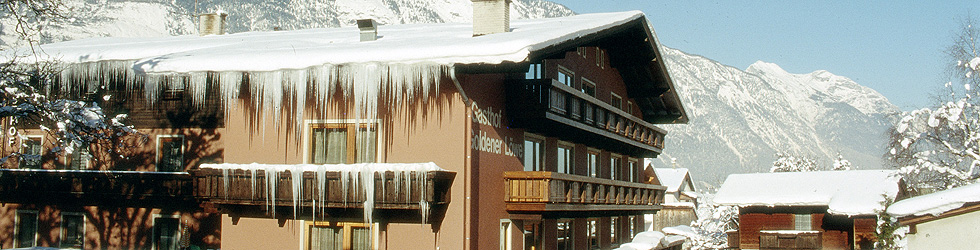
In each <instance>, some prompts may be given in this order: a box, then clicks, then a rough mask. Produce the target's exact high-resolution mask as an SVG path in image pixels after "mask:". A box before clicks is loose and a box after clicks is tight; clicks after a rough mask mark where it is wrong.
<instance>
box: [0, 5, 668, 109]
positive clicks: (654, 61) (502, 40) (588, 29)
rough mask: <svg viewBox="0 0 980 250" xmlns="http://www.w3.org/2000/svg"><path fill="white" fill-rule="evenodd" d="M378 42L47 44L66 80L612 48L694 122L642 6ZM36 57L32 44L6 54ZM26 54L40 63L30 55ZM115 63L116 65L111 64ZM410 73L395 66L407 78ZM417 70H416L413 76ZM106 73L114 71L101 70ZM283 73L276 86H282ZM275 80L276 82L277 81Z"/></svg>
mask: <svg viewBox="0 0 980 250" xmlns="http://www.w3.org/2000/svg"><path fill="white" fill-rule="evenodd" d="M377 31H378V36H379V37H378V39H377V40H376V41H368V42H361V41H360V35H359V34H360V33H359V32H360V31H359V30H358V28H357V27H345V28H322V29H307V30H293V31H256V32H244V33H237V34H228V35H210V36H196V35H187V36H176V37H156V38H119V37H111V38H91V39H82V40H76V41H67V42H60V43H53V44H46V45H42V46H41V50H42V51H43V54H42V55H41V56H39V57H37V59H38V60H41V61H53V62H61V63H67V64H87V63H103V64H104V65H108V66H109V67H117V68H112V69H105V67H104V66H98V67H77V68H76V71H78V72H68V74H65V73H63V74H62V77H72V74H75V75H77V77H88V76H90V75H93V70H102V71H105V72H110V73H111V72H133V74H155V75H174V74H175V73H177V74H178V75H179V74H191V75H193V74H197V75H201V74H202V73H206V72H243V73H261V72H276V71H289V70H311V71H315V69H317V68H323V67H326V66H343V65H364V64H368V65H375V64H383V65H406V64H410V65H437V66H449V67H457V66H459V67H457V68H458V69H462V70H463V71H464V72H471V71H473V72H479V71H481V70H485V69H489V70H490V71H501V70H503V71H518V70H525V69H527V65H528V64H529V63H531V62H535V61H538V60H540V59H546V58H553V57H556V56H560V55H562V54H563V53H564V52H565V51H569V50H574V49H575V48H576V47H578V46H599V47H603V48H606V49H607V50H609V56H610V58H611V59H610V62H611V63H613V64H614V67H617V69H618V70H619V72H620V74H621V75H622V77H623V79H624V81H626V83H627V88H628V89H629V91H628V93H629V95H630V97H632V98H634V99H636V100H637V105H639V106H640V110H641V111H642V112H643V114H644V119H645V120H647V121H649V122H654V123H684V122H687V115H686V112H685V111H684V108H683V106H682V105H681V103H680V99H679V97H678V95H677V93H676V90H675V88H674V87H673V82H672V80H671V79H670V76H669V75H668V73H667V69H666V66H665V65H664V62H663V61H664V60H662V58H661V53H660V49H659V41H658V40H657V37H656V35H655V34H654V33H653V31H652V30H651V29H650V28H649V24H648V23H647V21H646V17H645V16H644V15H643V13H642V12H639V11H628V12H617V13H596V14H582V15H576V16H568V17H560V18H545V19H534V20H515V21H513V22H512V23H511V32H505V33H497V34H490V35H483V36H476V37H474V36H473V33H472V25H471V24H458V23H436V24H400V25H382V26H379V27H378V28H377ZM10 53H17V54H20V55H22V56H23V55H28V54H29V53H30V50H27V49H23V50H20V51H15V52H9V51H8V52H6V54H5V55H7V56H10V55H11V54H10ZM22 60H28V61H33V60H35V57H33V56H27V57H24V58H22ZM107 62H111V63H110V64H106V63H107ZM399 73H406V72H392V73H390V74H392V75H397V74H399ZM409 73H412V72H407V73H406V74H409ZM98 74H105V73H96V74H95V75H98ZM275 80H276V79H270V80H269V81H270V83H260V84H280V82H275ZM272 82H275V83H272Z"/></svg>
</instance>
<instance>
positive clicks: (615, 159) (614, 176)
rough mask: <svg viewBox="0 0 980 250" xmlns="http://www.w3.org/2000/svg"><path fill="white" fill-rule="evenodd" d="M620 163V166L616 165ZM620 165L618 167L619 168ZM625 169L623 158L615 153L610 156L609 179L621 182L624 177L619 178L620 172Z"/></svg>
mask: <svg viewBox="0 0 980 250" xmlns="http://www.w3.org/2000/svg"><path fill="white" fill-rule="evenodd" d="M614 163H618V164H614ZM617 165H618V166H617ZM622 167H623V156H622V155H619V154H615V153H610V154H609V179H610V180H619V179H621V178H622V176H619V172H620V171H619V170H620V168H622Z"/></svg>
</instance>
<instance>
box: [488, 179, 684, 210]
mask: <svg viewBox="0 0 980 250" xmlns="http://www.w3.org/2000/svg"><path fill="white" fill-rule="evenodd" d="M504 182H505V184H504V187H505V191H504V192H505V197H504V201H506V202H507V210H508V211H510V212H522V213H527V212H531V213H537V212H553V211H655V210H659V209H660V205H659V204H661V203H663V198H664V190H665V187H664V186H658V185H651V184H643V183H635V182H627V181H617V180H609V179H600V178H594V177H587V176H580V175H571V174H563V173H556V172H544V171H513V172H504Z"/></svg>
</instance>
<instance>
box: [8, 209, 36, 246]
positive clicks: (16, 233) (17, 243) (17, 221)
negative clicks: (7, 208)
mask: <svg viewBox="0 0 980 250" xmlns="http://www.w3.org/2000/svg"><path fill="white" fill-rule="evenodd" d="M21 214H33V215H34V237H33V240H32V241H31V245H30V246H21V245H20V244H21V242H20V234H21V233H22V232H21V230H20V224H21V223H22V221H21V219H20V215H21ZM39 220H40V218H38V212H37V210H29V209H17V212H16V215H15V217H14V240H13V241H14V248H21V247H36V246H37V238H38V231H37V225H38V223H40V221H39Z"/></svg>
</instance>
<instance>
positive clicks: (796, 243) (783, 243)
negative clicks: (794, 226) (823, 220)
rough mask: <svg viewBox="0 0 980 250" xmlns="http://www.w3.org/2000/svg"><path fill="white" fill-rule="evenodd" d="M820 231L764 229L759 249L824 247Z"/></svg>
mask: <svg viewBox="0 0 980 250" xmlns="http://www.w3.org/2000/svg"><path fill="white" fill-rule="evenodd" d="M822 248H823V241H822V239H821V234H820V231H791V230H771V231H769V230H764V231H761V232H759V249H760V250H763V249H773V250H775V249H822Z"/></svg>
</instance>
